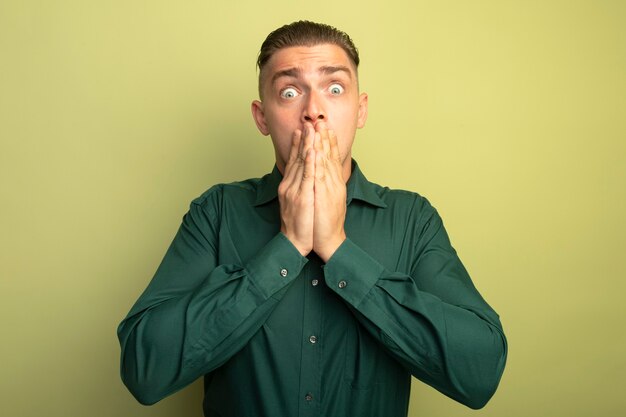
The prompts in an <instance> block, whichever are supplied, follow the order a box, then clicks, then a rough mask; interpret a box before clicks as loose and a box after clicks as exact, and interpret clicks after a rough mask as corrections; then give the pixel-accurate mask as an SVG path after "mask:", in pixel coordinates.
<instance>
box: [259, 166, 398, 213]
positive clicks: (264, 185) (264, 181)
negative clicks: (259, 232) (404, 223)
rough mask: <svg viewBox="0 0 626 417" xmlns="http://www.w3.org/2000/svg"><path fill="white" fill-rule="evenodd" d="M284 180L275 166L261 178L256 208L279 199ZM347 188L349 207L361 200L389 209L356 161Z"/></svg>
mask: <svg viewBox="0 0 626 417" xmlns="http://www.w3.org/2000/svg"><path fill="white" fill-rule="evenodd" d="M282 179H283V176H282V174H281V173H280V171H279V170H278V167H277V166H276V165H274V169H272V172H271V173H269V174H267V175H265V176H264V177H263V178H261V181H260V183H259V186H258V188H257V192H256V200H255V202H254V205H255V207H256V206H260V205H263V204H265V203H268V202H270V201H272V200H274V199H275V198H277V197H278V184H280V182H281V181H282ZM347 187H348V189H347V193H348V199H347V204H348V205H350V203H351V202H352V200H360V201H364V202H366V203H368V204H370V205H372V206H375V207H380V208H386V207H387V204H385V203H384V202H383V200H381V198H380V197H379V196H378V194H377V193H376V188H377V187H376V186H375V185H374V184H372V183H371V182H369V181H368V180H367V178H365V175H363V173H362V172H361V169H360V168H359V165H358V164H357V163H356V161H355V160H354V159H353V160H352V174H351V175H350V179H349V180H348V185H347Z"/></svg>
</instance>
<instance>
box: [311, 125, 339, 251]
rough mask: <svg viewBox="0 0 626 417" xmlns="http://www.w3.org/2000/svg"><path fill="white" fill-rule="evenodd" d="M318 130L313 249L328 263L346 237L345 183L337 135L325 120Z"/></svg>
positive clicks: (315, 144)
mask: <svg viewBox="0 0 626 417" xmlns="http://www.w3.org/2000/svg"><path fill="white" fill-rule="evenodd" d="M315 130H316V132H315V142H314V149H315V190H314V191H315V211H314V223H313V250H314V251H315V253H317V254H318V256H319V257H320V258H322V260H323V261H324V262H327V261H328V260H329V259H330V257H331V256H332V255H333V253H335V251H336V250H337V248H338V247H339V246H340V245H341V244H342V243H343V241H344V240H345V239H346V233H345V230H344V223H345V220H346V183H345V180H344V178H343V165H342V161H341V155H340V154H339V147H338V145H337V135H335V132H333V131H332V130H328V129H327V127H326V124H325V123H323V122H320V123H318V124H317V126H316V127H315Z"/></svg>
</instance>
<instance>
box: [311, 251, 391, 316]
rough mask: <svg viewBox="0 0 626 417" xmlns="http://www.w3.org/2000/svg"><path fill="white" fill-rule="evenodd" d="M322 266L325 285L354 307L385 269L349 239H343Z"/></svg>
mask: <svg viewBox="0 0 626 417" xmlns="http://www.w3.org/2000/svg"><path fill="white" fill-rule="evenodd" d="M323 268H324V278H325V280H326V285H327V286H328V287H329V288H331V289H332V290H333V291H335V292H336V293H337V294H339V296H341V297H342V298H343V299H344V300H346V301H347V302H348V303H350V304H352V305H353V306H355V307H357V306H358V305H359V304H360V303H361V301H363V299H364V298H365V296H366V295H367V294H368V293H369V292H370V290H371V289H372V287H373V286H374V285H375V284H376V282H377V281H378V279H379V278H380V277H381V275H382V273H383V271H384V270H385V268H384V267H383V266H382V265H381V264H380V263H379V262H378V261H376V260H375V259H374V258H372V257H371V256H370V255H369V254H368V253H367V252H365V251H364V250H363V249H361V248H360V247H358V246H357V245H356V244H355V243H354V242H352V241H351V240H350V239H346V240H344V241H343V243H342V244H341V246H339V248H337V250H336V251H335V253H334V254H333V256H331V258H330V259H329V260H328V262H327V263H326V265H325V266H324V267H323Z"/></svg>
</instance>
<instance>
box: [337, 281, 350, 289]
mask: <svg viewBox="0 0 626 417" xmlns="http://www.w3.org/2000/svg"><path fill="white" fill-rule="evenodd" d="M346 285H348V283H347V282H346V281H343V280H341V281H339V288H346Z"/></svg>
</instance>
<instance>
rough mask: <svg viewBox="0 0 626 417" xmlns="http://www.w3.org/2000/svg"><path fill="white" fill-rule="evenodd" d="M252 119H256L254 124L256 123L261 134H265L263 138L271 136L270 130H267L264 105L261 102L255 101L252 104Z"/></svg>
mask: <svg viewBox="0 0 626 417" xmlns="http://www.w3.org/2000/svg"><path fill="white" fill-rule="evenodd" d="M251 109H252V118H254V123H256V127H257V129H259V132H261V133H262V134H263V136H267V135H269V134H270V131H269V129H268V128H267V123H265V112H264V111H263V103H262V102H260V101H259V100H254V101H253V102H252V106H251Z"/></svg>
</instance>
